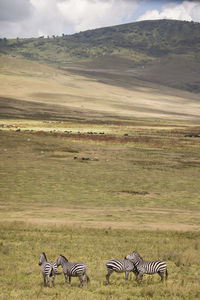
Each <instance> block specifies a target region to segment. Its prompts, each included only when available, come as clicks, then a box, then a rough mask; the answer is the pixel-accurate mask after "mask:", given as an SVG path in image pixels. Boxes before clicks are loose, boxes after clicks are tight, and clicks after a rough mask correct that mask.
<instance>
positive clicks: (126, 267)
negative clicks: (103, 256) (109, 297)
mask: <svg viewBox="0 0 200 300" xmlns="http://www.w3.org/2000/svg"><path fill="white" fill-rule="evenodd" d="M106 267H107V270H108V273H107V274H106V280H107V284H109V283H110V281H109V278H110V275H111V274H112V273H113V272H116V273H125V280H126V281H127V280H128V276H129V273H130V272H133V273H134V274H135V275H137V273H138V271H137V268H136V267H135V265H134V264H133V263H132V262H131V261H130V260H128V259H126V258H125V259H124V260H122V259H117V258H116V259H110V260H108V261H107V262H106Z"/></svg>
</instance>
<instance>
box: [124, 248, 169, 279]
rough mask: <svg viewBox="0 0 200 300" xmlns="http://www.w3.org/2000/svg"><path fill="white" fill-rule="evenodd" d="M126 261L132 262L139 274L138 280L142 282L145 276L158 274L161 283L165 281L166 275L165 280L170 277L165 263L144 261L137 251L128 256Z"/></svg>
mask: <svg viewBox="0 0 200 300" xmlns="http://www.w3.org/2000/svg"><path fill="white" fill-rule="evenodd" d="M126 259H128V260H130V261H132V262H133V263H134V265H135V267H136V268H137V271H138V274H137V275H136V280H138V279H140V280H141V281H142V278H143V275H144V274H155V273H158V275H159V276H160V277H161V281H163V279H164V274H165V279H167V277H168V271H167V265H166V263H165V262H164V261H161V260H153V261H144V260H143V258H142V257H141V256H140V255H139V253H138V252H136V251H133V253H131V254H129V255H127V256H126Z"/></svg>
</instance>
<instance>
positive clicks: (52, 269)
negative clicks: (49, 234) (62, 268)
mask: <svg viewBox="0 0 200 300" xmlns="http://www.w3.org/2000/svg"><path fill="white" fill-rule="evenodd" d="M38 264H39V266H42V275H43V278H44V286H48V287H50V282H49V278H50V277H52V286H54V281H55V276H56V275H60V274H62V273H59V272H58V268H57V265H56V263H55V262H48V261H47V257H46V254H45V253H44V252H43V253H42V254H41V255H40V260H39V263H38Z"/></svg>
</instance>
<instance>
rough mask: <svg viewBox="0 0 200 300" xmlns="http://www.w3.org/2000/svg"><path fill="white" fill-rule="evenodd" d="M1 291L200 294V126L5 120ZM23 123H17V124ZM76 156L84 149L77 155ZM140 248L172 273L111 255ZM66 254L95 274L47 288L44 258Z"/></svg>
mask: <svg viewBox="0 0 200 300" xmlns="http://www.w3.org/2000/svg"><path fill="white" fill-rule="evenodd" d="M0 126H1V131H0V140H1V143H0V153H1V160H0V164H1V165H0V172H1V174H0V178H1V180H0V190H1V200H0V201H1V202H0V205H1V206H0V208H1V210H0V218H1V227H0V228H1V229H0V230H1V235H0V252H1V257H2V258H3V259H2V263H1V285H0V291H1V293H0V295H1V296H0V297H1V299H27V298H30V297H31V299H47V298H48V299H49V298H50V299H69V298H70V299H82V298H85V299H127V300H128V299H151V298H153V299H198V298H199V297H200V294H199V282H200V277H199V272H200V268H199V262H200V261H199V247H200V244H199V243H200V240H199V238H200V232H199V225H200V197H199V186H200V185H199V183H200V182H199V178H200V168H199V163H200V160H199V138H197V137H186V136H185V135H188V134H190V135H193V136H194V135H197V134H199V126H197V125H195V124H192V123H191V124H189V123H187V125H186V124H185V123H183V122H180V121H176V122H171V121H165V122H164V121H163V122H161V121H153V120H152V121H151V122H150V121H149V122H148V121H141V120H140V121H139V120H137V121H132V122H131V121H120V120H119V121H118V122H117V121H110V122H100V121H99V122H97V121H96V122H83V121H82V122H74V121H71V122H64V121H62V122H61V121H39V120H38V121H33V120H32V121H31V120H15V119H10V120H7V119H2V120H1V121H0ZM17 130H18V131H17ZM74 158H76V159H74ZM134 249H137V250H138V251H139V252H140V253H141V255H142V256H143V257H144V258H145V259H164V260H165V261H166V263H167V265H168V269H169V279H168V281H167V282H166V283H164V284H161V283H160V282H159V278H158V275H154V276H147V275H146V276H145V277H144V282H143V284H142V285H138V284H136V282H135V281H134V276H133V275H131V276H130V280H129V281H128V283H125V282H124V275H123V274H121V275H120V274H113V275H112V276H111V282H112V285H110V286H107V285H106V284H105V274H106V268H105V262H106V261H107V260H108V259H110V258H123V257H124V256H125V255H126V254H128V253H130V252H131V251H133V250H134ZM43 251H45V252H46V254H47V257H48V258H49V259H50V260H56V258H57V256H58V255H59V254H63V255H65V256H66V257H68V258H69V260H71V261H76V260H79V261H80V260H81V261H84V262H86V263H87V265H88V274H89V276H90V277H91V283H89V284H88V285H87V286H84V287H83V288H79V287H78V285H79V283H78V279H72V286H71V287H69V286H68V287H65V285H64V277H63V275H62V276H58V277H57V278H56V287H55V288H54V289H53V288H51V289H49V288H43V286H42V284H43V281H42V275H41V270H40V267H39V266H38V261H39V255H40V253H41V252H43Z"/></svg>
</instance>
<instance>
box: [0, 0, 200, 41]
mask: <svg viewBox="0 0 200 300" xmlns="http://www.w3.org/2000/svg"><path fill="white" fill-rule="evenodd" d="M154 19H176V20H187V21H195V22H200V1H197V0H187V1H183V0H0V37H7V38H15V37H37V36H42V35H44V36H47V35H49V36H52V35H62V34H63V33H64V34H72V33H75V32H80V31H84V30H87V29H94V28H99V27H105V26H111V25H118V24H124V23H129V22H135V21H141V20H154Z"/></svg>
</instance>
